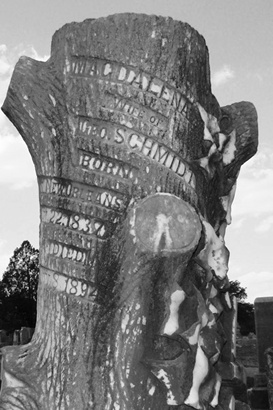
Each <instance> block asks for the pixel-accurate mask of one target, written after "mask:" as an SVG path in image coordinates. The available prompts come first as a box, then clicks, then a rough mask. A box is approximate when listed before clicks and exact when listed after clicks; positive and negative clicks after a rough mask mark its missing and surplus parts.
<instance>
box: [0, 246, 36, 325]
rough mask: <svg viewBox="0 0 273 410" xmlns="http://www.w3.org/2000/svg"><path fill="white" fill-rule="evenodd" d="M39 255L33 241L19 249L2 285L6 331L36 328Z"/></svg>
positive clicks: (0, 300)
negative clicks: (24, 327)
mask: <svg viewBox="0 0 273 410" xmlns="http://www.w3.org/2000/svg"><path fill="white" fill-rule="evenodd" d="M38 274H39V251H38V249H35V248H34V247H33V246H31V244H30V243H29V241H24V242H23V243H22V245H21V246H20V247H19V248H16V249H15V251H14V254H13V256H12V257H11V258H10V262H9V265H8V267H7V269H6V271H5V272H4V275H3V278H2V281H1V282H0V303H1V304H0V316H1V319H2V323H1V327H2V329H5V330H8V331H13V330H14V329H18V328H20V327H22V326H27V327H35V322H36V301H37V284H38Z"/></svg>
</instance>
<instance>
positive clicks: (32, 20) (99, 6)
mask: <svg viewBox="0 0 273 410" xmlns="http://www.w3.org/2000/svg"><path fill="white" fill-rule="evenodd" d="M120 12H137V13H146V14H157V15H162V16H170V17H173V18H174V19H176V20H181V21H185V22H187V23H189V24H190V25H192V26H193V27H194V28H195V29H197V30H198V31H199V33H200V34H202V35H203V36H204V37H205V39H206V42H207V45H208V48H209V52H210V64H211V75H212V87H213V93H214V94H215V96H216V98H217V99H218V101H219V103H220V105H221V106H224V105H227V104H231V103H233V102H236V101H242V100H245V101H251V102H253V103H254V105H255V106H256V109H257V111H258V117H259V140H260V143H259V152H258V154H257V155H256V156H255V157H254V158H253V159H252V160H250V161H249V162H248V163H247V164H245V165H244V166H243V168H242V170H241V174H240V176H239V180H238V187H237V193H236V198H235V201H234V204H233V208H232V215H233V222H232V225H231V226H230V227H229V228H228V230H227V234H226V244H227V247H228V248H229V249H230V252H231V257H230V270H229V277H230V279H233V280H234V279H238V280H239V281H240V282H241V284H242V286H244V287H247V293H248V301H250V302H253V300H254V299H255V298H256V297H260V296H273V248H272V245H273V135H272V131H271V118H272V117H273V1H272V0H228V1H227V0H154V1H153V0H141V1H137V0H135V1H133V2H129V1H128V0H100V1H94V0H78V1H76V0H47V1H45V0H1V4H0V105H2V103H3V101H4V98H5V94H6V91H7V87H8V84H9V81H10V77H11V74H12V71H13V67H14V64H15V63H16V62H17V60H18V58H19V56H20V55H27V56H30V57H33V58H35V59H38V60H45V59H47V58H48V57H49V54H50V43H51V38H52V35H53V34H54V32H55V31H56V30H57V29H59V28H60V27H62V26H63V25H64V24H66V23H69V22H71V21H82V20H85V19H87V18H96V17H101V16H107V15H109V14H114V13H120ZM0 188H1V203H0V277H1V274H2V273H3V272H4V270H5V268H6V267H7V265H8V262H9V258H10V257H11V256H12V254H13V251H14V249H15V248H16V247H18V246H20V245H21V243H22V242H23V240H25V239H28V240H29V241H30V242H31V244H32V245H33V246H35V247H37V248H38V246H39V245H38V231H39V205H38V191H37V183H36V176H35V172H34V167H33V165H32V161H31V158H30V155H29V153H28V151H27V148H26V146H25V144H24V142H23V141H22V139H21V137H20V136H19V135H18V133H17V131H16V129H15V128H14V127H13V126H12V124H11V123H9V121H8V120H7V119H6V118H5V116H4V114H2V113H1V114H0Z"/></svg>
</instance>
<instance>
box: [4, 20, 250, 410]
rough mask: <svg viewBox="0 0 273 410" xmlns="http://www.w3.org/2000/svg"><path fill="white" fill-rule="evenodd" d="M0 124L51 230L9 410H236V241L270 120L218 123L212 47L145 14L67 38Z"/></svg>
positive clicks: (20, 69) (7, 359)
mask: <svg viewBox="0 0 273 410" xmlns="http://www.w3.org/2000/svg"><path fill="white" fill-rule="evenodd" d="M2 109H3V111H4V112H5V114H6V115H7V116H8V117H9V118H10V120H11V121H12V122H13V123H14V125H15V126H16V127H17V129H18V130H19V132H20V134H21V135H22V137H23V138H24V140H25V142H26V144H27V146H28V148H29V151H30V153H31V156H32V158H33V162H34V164H35V169H36V173H37V177H38V184H39V197H40V207H41V225H40V275H39V287H38V302H37V325H36V329H35V333H34V335H33V338H32V340H31V343H29V344H27V345H25V346H19V347H16V348H15V347H13V348H6V349H5V350H4V362H3V386H2V392H1V399H0V409H1V410H8V409H31V410H34V409H35V410H36V409H39V410H45V409H52V410H57V409H67V410H68V409H76V408H77V409H79V410H81V409H82V410H83V409H96V410H110V409H115V410H116V409H120V410H121V409H124V410H132V409H134V410H135V409H141V410H142V409H143V410H148V409H151V410H155V409H157V410H167V409H169V408H172V407H173V406H175V408H177V409H185V408H188V406H190V407H193V408H196V409H200V408H210V407H211V406H212V407H214V408H217V406H218V404H219V405H221V406H222V408H224V409H227V408H231V406H232V405H233V403H234V402H235V398H234V390H233V380H234V379H236V374H235V373H234V369H236V365H235V364H234V365H232V363H233V361H234V360H235V359H234V355H233V354H232V336H231V334H232V328H233V329H234V328H236V326H234V321H233V319H232V318H233V316H234V313H233V309H234V308H233V305H232V302H231V301H230V299H229V294H228V286H229V285H228V279H227V270H228V256H229V253H228V250H227V248H226V247H225V243H224V235H225V229H226V226H227V224H229V223H230V220H231V217H230V208H231V203H232V200H233V197H234V193H235V185H236V178H237V176H238V172H239V170H240V167H241V165H242V164H243V163H244V162H245V161H247V160H248V159H249V158H250V157H251V156H252V155H254V153H255V152H256V149H257V115H256V111H255V108H254V107H253V105H252V104H251V103H248V102H241V103H235V104H233V105H230V106H226V107H223V108H220V106H219V104H218V102H217V100H216V99H215V97H214V96H213V94H212V93H211V85H210V71H209V57H208V50H207V47H206V44H205V41H204V39H203V37H202V36H200V35H199V34H198V33H197V32H196V31H195V30H194V29H193V28H191V27H190V26H189V25H188V24H186V23H181V22H178V21H174V20H172V19H171V18H164V17H156V16H146V15H136V14H122V15H114V16H110V17H107V18H100V19H97V20H86V21H84V22H82V23H71V24H67V25H65V26H64V27H63V28H61V29H60V30H59V31H57V32H56V33H55V35H54V37H53V40H52V48H51V57H50V59H49V60H48V61H47V62H38V61H35V60H33V59H30V58H27V57H22V58H21V59H20V60H19V62H18V63H17V65H16V67H15V70H14V74H13V77H12V80H11V84H10V88H9V90H8V94H7V98H6V100H5V103H4V105H3V108H2ZM224 312H225V313H226V315H227V316H228V317H229V318H228V322H227V323H229V325H226V326H224V320H225V319H224V317H225V315H224ZM227 316H226V317H227ZM227 333H230V334H227ZM226 340H229V342H228V343H229V346H230V350H231V353H229V352H227V351H226V350H225V349H224V350H225V351H224V350H223V346H224V345H225V343H226ZM232 369H233V370H232ZM232 372H233V373H232ZM222 379H223V380H222ZM219 398H220V399H219ZM219 400H220V403H219Z"/></svg>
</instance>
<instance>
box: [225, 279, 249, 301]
mask: <svg viewBox="0 0 273 410" xmlns="http://www.w3.org/2000/svg"><path fill="white" fill-rule="evenodd" d="M229 285H230V287H229V294H230V296H236V298H237V299H239V301H240V302H241V301H243V300H245V299H246V298H247V293H246V288H243V287H242V286H241V284H240V282H239V281H238V280H230V281H229Z"/></svg>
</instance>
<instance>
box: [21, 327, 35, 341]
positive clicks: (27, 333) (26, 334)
mask: <svg viewBox="0 0 273 410" xmlns="http://www.w3.org/2000/svg"><path fill="white" fill-rule="evenodd" d="M33 332H34V329H32V328H31V327H22V328H21V330H20V341H21V344H22V345H24V344H26V343H28V342H30V340H31V337H32V335H33Z"/></svg>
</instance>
